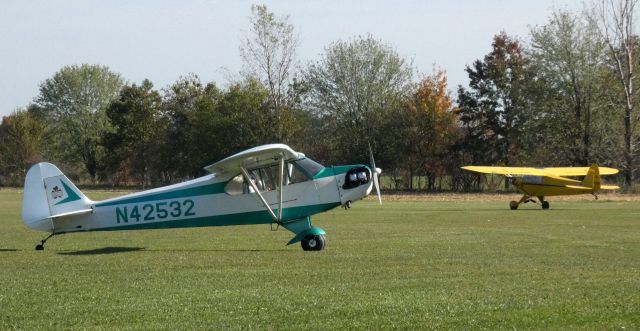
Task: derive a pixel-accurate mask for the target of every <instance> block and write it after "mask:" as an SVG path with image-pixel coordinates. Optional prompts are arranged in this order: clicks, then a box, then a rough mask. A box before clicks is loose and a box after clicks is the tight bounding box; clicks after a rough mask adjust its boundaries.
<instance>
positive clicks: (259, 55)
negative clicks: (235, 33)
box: [240, 5, 298, 141]
mask: <svg viewBox="0 0 640 331" xmlns="http://www.w3.org/2000/svg"><path fill="white" fill-rule="evenodd" d="M288 20H289V16H283V17H276V16H275V15H274V14H273V13H272V12H269V10H268V9H267V6H265V5H253V6H251V17H250V23H251V28H250V31H251V34H250V36H247V37H245V40H244V42H243V44H242V46H241V47H240V55H241V57H242V59H243V60H244V64H245V71H246V72H245V73H246V75H247V76H248V77H247V79H248V80H251V79H258V80H259V81H260V82H262V84H264V86H266V87H267V90H268V91H269V101H270V104H271V107H270V108H271V109H270V110H271V114H268V113H266V114H262V115H261V116H265V115H271V117H272V126H273V127H274V128H276V132H275V135H276V138H277V139H278V140H280V141H285V140H286V138H287V137H289V135H288V133H290V132H291V128H290V125H289V123H290V121H291V120H293V119H294V118H293V117H291V116H290V115H291V114H290V109H288V108H287V107H286V105H287V102H286V99H287V94H288V89H289V88H290V84H291V81H292V71H293V65H294V61H295V57H296V48H297V46H298V38H297V37H296V36H295V35H294V33H293V25H291V24H290V23H289V22H288ZM294 125H295V124H294Z"/></svg>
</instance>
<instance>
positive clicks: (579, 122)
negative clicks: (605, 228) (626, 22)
mask: <svg viewBox="0 0 640 331" xmlns="http://www.w3.org/2000/svg"><path fill="white" fill-rule="evenodd" d="M605 47H606V45H605V43H604V41H603V40H602V38H601V37H600V35H599V33H598V30H597V27H596V26H595V24H593V21H590V20H587V19H586V17H584V16H580V15H576V14H572V13H570V12H567V11H558V12H555V13H553V15H552V16H551V18H550V19H549V22H548V24H546V25H544V26H542V27H538V28H533V29H532V30H531V51H530V53H531V59H532V67H533V68H534V70H535V79H532V80H531V89H530V91H529V94H530V98H532V99H535V100H536V102H535V108H536V111H535V113H536V114H537V115H536V121H537V122H538V125H537V126H536V128H535V131H537V132H538V133H539V134H538V136H537V140H538V141H539V142H540V143H539V145H538V146H539V148H537V151H538V153H537V154H538V157H537V159H538V160H541V161H542V163H544V164H556V165H574V166H585V165H590V164H591V163H593V162H598V163H601V164H602V163H605V164H607V163H611V162H612V160H613V159H614V158H615V157H614V156H613V152H612V151H615V150H616V149H617V147H618V146H616V145H612V143H613V141H611V139H608V137H607V136H608V135H611V132H614V131H617V130H616V127H615V126H613V123H614V122H613V121H610V114H609V112H608V111H607V109H606V103H607V102H608V98H607V91H608V90H610V89H609V88H608V84H607V83H608V82H610V80H611V79H612V77H611V75H610V74H609V71H608V70H606V68H605V63H604V62H603V60H604V58H605V51H606V49H605ZM545 146H554V150H555V152H554V153H550V152H549V151H548V149H546V148H544V147H545Z"/></svg>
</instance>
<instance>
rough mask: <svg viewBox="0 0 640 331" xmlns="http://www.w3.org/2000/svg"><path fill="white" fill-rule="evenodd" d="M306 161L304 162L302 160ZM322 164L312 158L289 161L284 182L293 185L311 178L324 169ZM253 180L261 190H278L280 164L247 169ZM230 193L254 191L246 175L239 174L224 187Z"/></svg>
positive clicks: (285, 168)
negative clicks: (246, 179)
mask: <svg viewBox="0 0 640 331" xmlns="http://www.w3.org/2000/svg"><path fill="white" fill-rule="evenodd" d="M301 161H304V162H301ZM322 168H323V167H322V166H321V165H319V164H318V163H316V162H314V161H312V160H310V159H302V160H297V161H293V162H287V163H285V165H284V177H283V184H284V185H285V186H286V185H292V184H297V183H302V182H306V181H308V180H311V177H309V176H314V175H315V174H317V173H318V172H319V171H320V170H322ZM247 172H248V173H249V176H250V178H251V181H252V182H253V183H254V184H255V186H256V187H257V188H258V190H259V191H260V192H268V191H273V190H278V189H279V187H280V164H273V165H270V166H266V167H261V168H256V169H251V170H248V171H247ZM224 190H225V192H226V193H227V194H229V195H240V194H247V193H253V192H254V189H253V187H252V185H249V183H247V182H246V181H245V177H244V176H243V175H242V174H239V175H237V176H235V177H233V178H232V179H231V180H230V181H229V182H228V183H227V185H225V188H224Z"/></svg>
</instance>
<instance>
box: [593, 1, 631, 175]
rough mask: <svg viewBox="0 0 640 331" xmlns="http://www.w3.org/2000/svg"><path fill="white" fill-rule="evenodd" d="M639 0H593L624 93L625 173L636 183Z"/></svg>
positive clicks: (597, 20) (614, 69) (597, 19)
mask: <svg viewBox="0 0 640 331" xmlns="http://www.w3.org/2000/svg"><path fill="white" fill-rule="evenodd" d="M637 4H638V0H600V1H597V2H594V3H593V8H592V9H593V10H592V14H591V15H592V16H591V17H592V19H593V20H594V21H595V22H597V24H598V27H599V29H600V33H601V35H602V37H603V38H604V41H605V42H606V44H607V46H608V48H609V57H610V59H611V61H612V62H613V71H614V72H615V75H616V77H617V80H618V84H620V86H621V87H622V90H623V92H624V94H623V98H622V100H624V101H623V102H622V103H623V107H622V108H623V114H622V118H623V123H624V152H623V154H624V155H623V166H622V172H623V175H624V181H625V185H627V186H630V185H631V184H632V182H633V178H634V172H635V170H636V165H635V159H636V155H635V154H636V144H637V139H638V138H637V136H638V135H637V133H635V132H634V127H635V126H636V122H637V120H636V119H635V117H637V116H636V115H635V113H634V108H635V102H636V101H635V99H636V93H637V92H636V90H635V89H634V87H633V82H634V80H635V78H636V77H635V67H636V50H637V49H638V46H639V45H640V43H639V42H638V37H637V32H636V31H635V26H634V24H635V18H634V14H635V11H636V6H637Z"/></svg>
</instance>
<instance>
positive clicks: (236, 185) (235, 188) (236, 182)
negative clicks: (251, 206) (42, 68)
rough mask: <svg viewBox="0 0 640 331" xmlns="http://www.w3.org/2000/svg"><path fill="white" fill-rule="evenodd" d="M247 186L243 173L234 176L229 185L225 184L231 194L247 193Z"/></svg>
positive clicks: (227, 191)
mask: <svg viewBox="0 0 640 331" xmlns="http://www.w3.org/2000/svg"><path fill="white" fill-rule="evenodd" d="M247 186H248V185H246V184H245V183H244V178H243V177H242V175H241V174H240V175H237V176H235V177H233V178H232V179H231V180H230V181H229V182H228V183H227V185H225V186H224V191H225V192H226V193H227V194H229V195H240V194H244V193H247V192H248V191H247Z"/></svg>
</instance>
